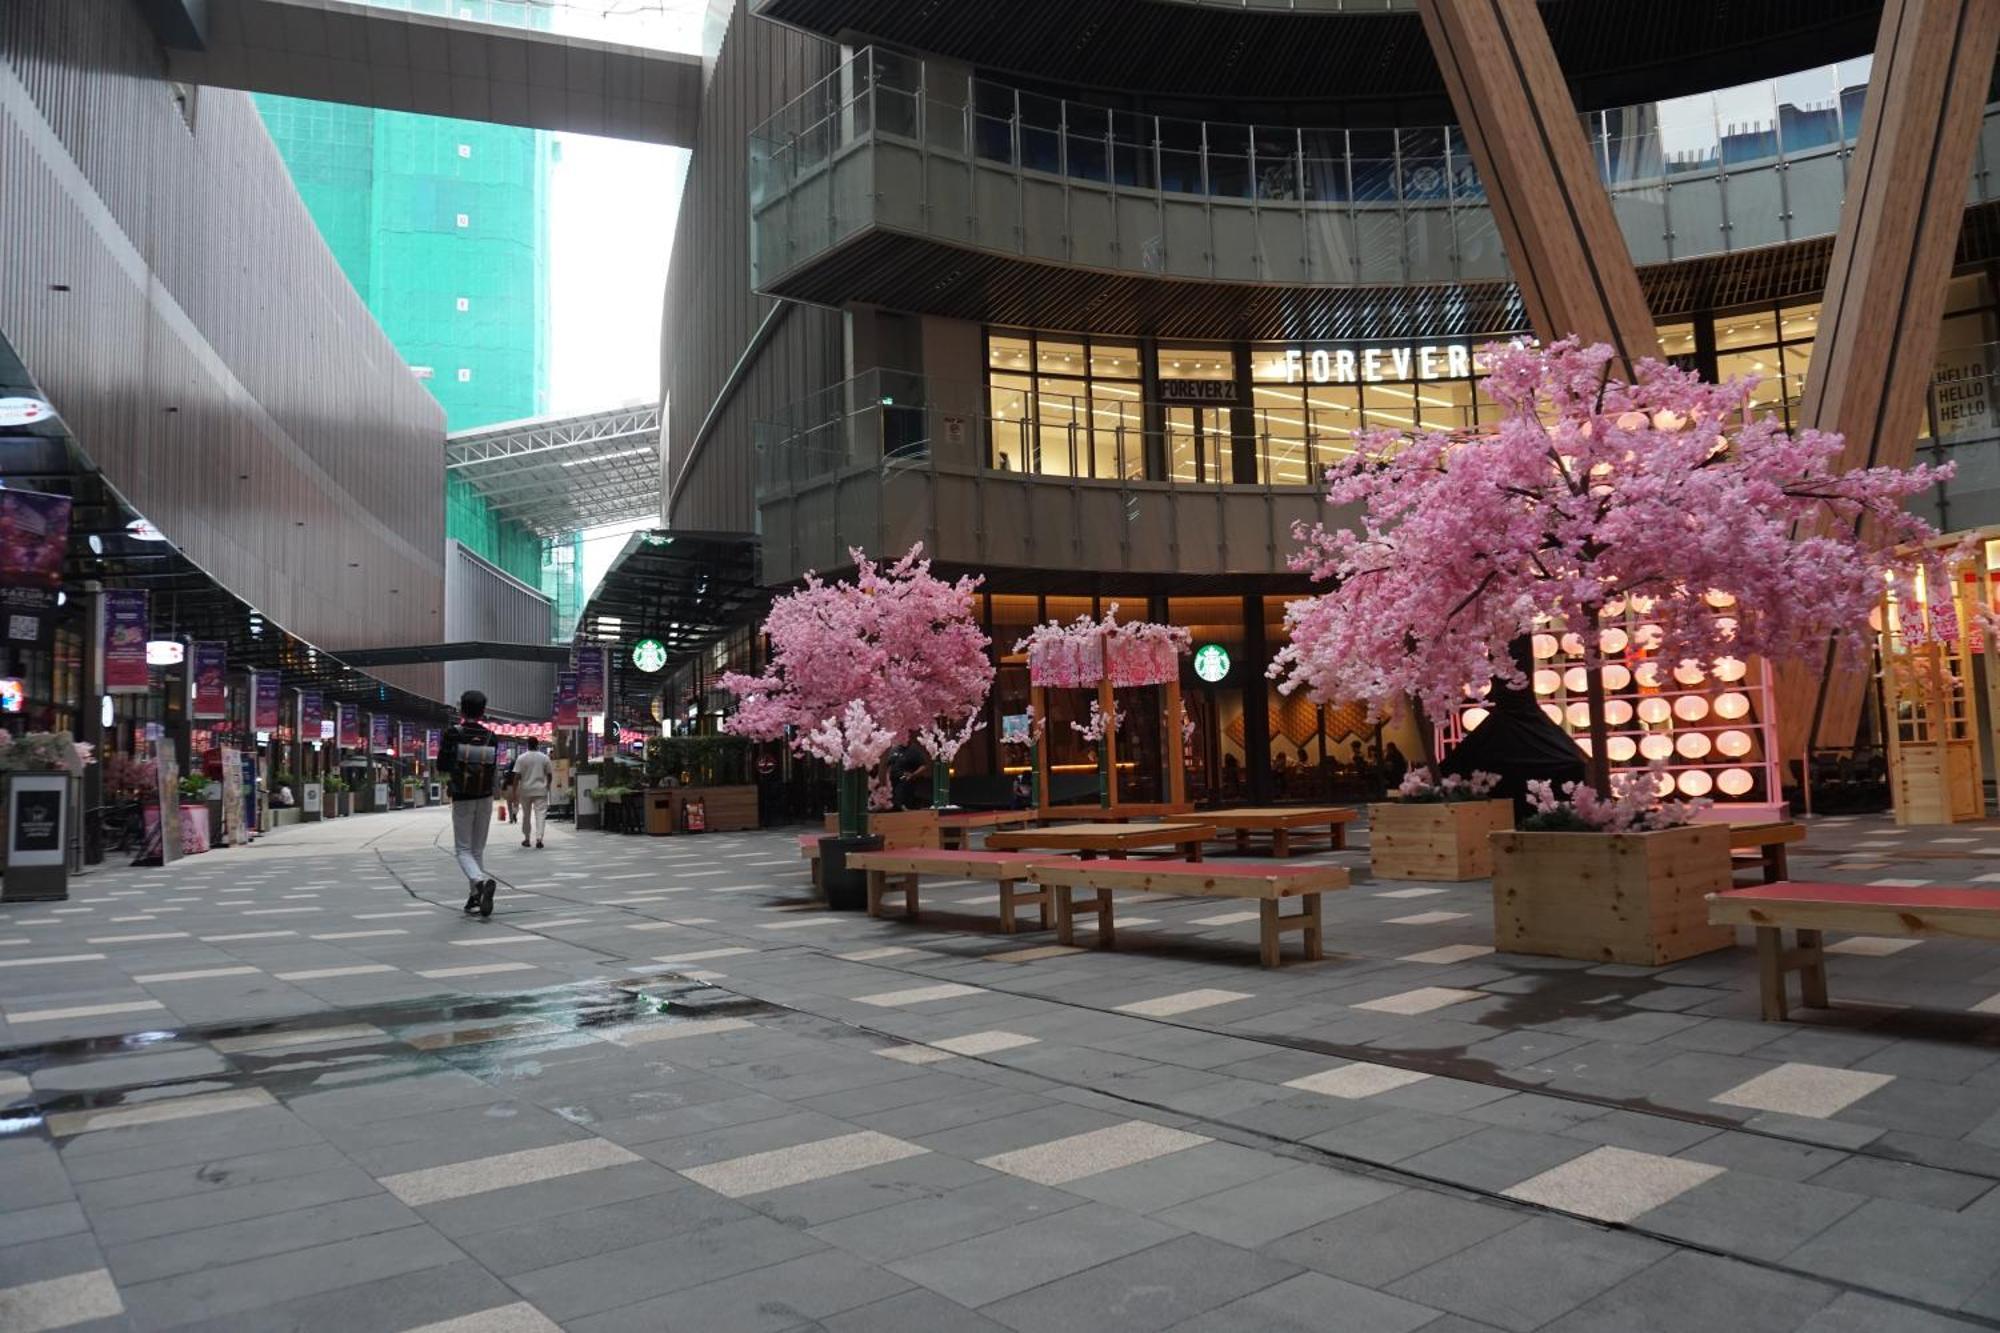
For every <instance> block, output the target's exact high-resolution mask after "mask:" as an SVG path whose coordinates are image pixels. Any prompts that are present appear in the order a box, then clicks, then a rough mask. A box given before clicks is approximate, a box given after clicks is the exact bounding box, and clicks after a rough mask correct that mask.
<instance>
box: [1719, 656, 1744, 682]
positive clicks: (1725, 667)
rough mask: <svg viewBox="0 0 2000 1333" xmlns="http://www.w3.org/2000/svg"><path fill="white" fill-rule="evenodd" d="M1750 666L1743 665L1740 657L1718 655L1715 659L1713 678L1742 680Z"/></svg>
mask: <svg viewBox="0 0 2000 1333" xmlns="http://www.w3.org/2000/svg"><path fill="white" fill-rule="evenodd" d="M1749 670H1750V668H1749V667H1747V666H1745V665H1743V659H1742V658H1740V657H1718V658H1716V659H1715V678H1716V679H1717V680H1720V681H1732V680H1742V679H1743V677H1744V676H1745V675H1746V674H1747V673H1748V672H1749Z"/></svg>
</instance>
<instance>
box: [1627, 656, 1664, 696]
mask: <svg viewBox="0 0 2000 1333" xmlns="http://www.w3.org/2000/svg"><path fill="white" fill-rule="evenodd" d="M1632 679H1633V680H1636V681H1638V682H1639V684H1640V685H1641V686H1643V687H1644V688H1646V689H1649V690H1657V689H1659V688H1660V664H1659V663H1658V662H1641V663H1639V665H1638V666H1635V667H1633V668H1632Z"/></svg>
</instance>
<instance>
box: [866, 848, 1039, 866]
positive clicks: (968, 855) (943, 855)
mask: <svg viewBox="0 0 2000 1333" xmlns="http://www.w3.org/2000/svg"><path fill="white" fill-rule="evenodd" d="M849 856H850V857H852V856H900V857H902V858H903V859H904V860H906V861H950V862H952V863H954V864H956V865H964V864H967V863H968V862H970V863H972V864H975V865H979V864H987V865H991V864H998V863H1000V862H1006V861H1069V860H1073V859H1074V857H1073V856H1072V855H1071V854H1070V853H1069V852H955V851H953V850H951V849H950V848H949V847H883V848H881V849H879V850H878V851H873V852H850V853H849Z"/></svg>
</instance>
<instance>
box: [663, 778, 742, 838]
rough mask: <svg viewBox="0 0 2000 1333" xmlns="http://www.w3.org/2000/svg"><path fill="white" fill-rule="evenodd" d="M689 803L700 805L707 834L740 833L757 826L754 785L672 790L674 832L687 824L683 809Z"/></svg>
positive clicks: (678, 788) (677, 788)
mask: <svg viewBox="0 0 2000 1333" xmlns="http://www.w3.org/2000/svg"><path fill="white" fill-rule="evenodd" d="M689 801H700V802H701V803H702V816H703V819H704V821H705V826H706V829H707V831H708V832H710V833H739V832H744V831H747V830H751V829H755V828H756V827H757V789H756V788H755V787H753V786H748V785H745V786H728V787H676V788H674V813H673V821H674V831H675V832H676V833H678V832H679V831H680V830H681V828H682V827H683V825H684V824H685V822H686V817H685V816H684V815H683V814H682V810H683V809H684V807H685V806H686V805H687V803H688V802H689Z"/></svg>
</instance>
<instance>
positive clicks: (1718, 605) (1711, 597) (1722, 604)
mask: <svg viewBox="0 0 2000 1333" xmlns="http://www.w3.org/2000/svg"><path fill="white" fill-rule="evenodd" d="M1702 600H1703V601H1704V602H1707V603H1708V604H1709V605H1710V606H1712V607H1714V608H1715V609H1716V610H1718V611H1727V610H1728V609H1729V608H1730V607H1732V606H1734V605H1736V598H1735V596H1734V595H1733V594H1731V593H1726V592H1724V591H1722V590H1721V589H1720V588H1710V589H1709V590H1708V591H1707V592H1705V593H1703V594H1702Z"/></svg>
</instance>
